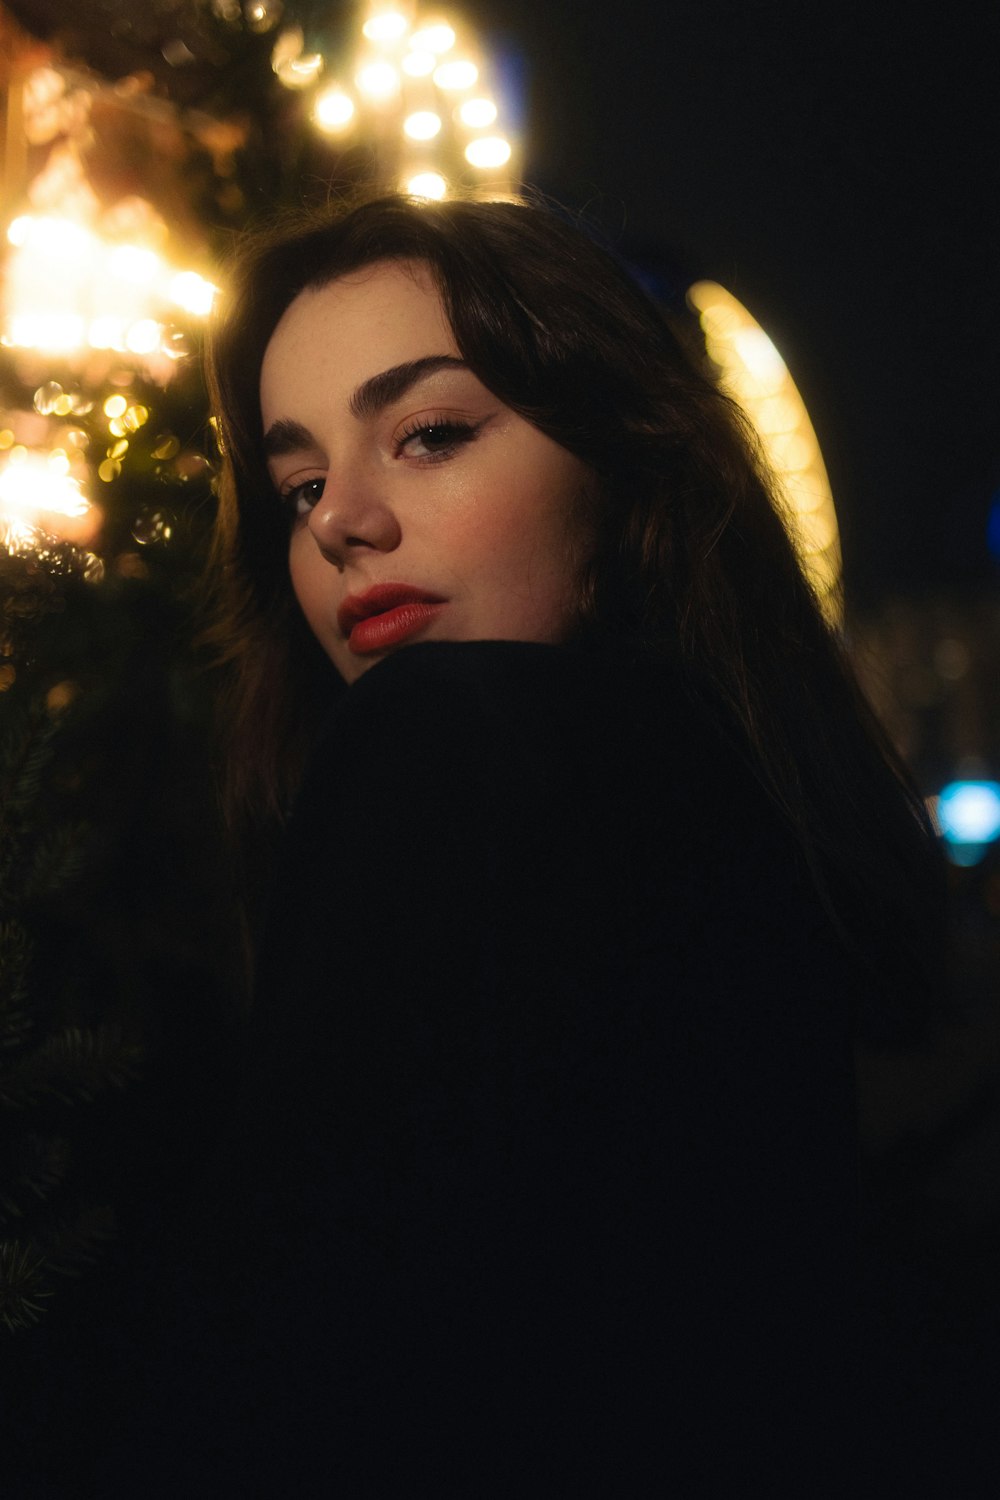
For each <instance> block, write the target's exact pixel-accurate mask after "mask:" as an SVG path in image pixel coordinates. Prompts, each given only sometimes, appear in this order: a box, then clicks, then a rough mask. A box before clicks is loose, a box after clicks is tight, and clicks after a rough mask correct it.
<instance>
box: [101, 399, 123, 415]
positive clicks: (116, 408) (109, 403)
mask: <svg viewBox="0 0 1000 1500" xmlns="http://www.w3.org/2000/svg"><path fill="white" fill-rule="evenodd" d="M127 406H128V402H127V401H126V400H125V397H124V396H109V397H108V398H107V400H106V401H105V403H104V415H105V416H106V417H120V416H122V415H123V413H124V411H125V409H126V407H127Z"/></svg>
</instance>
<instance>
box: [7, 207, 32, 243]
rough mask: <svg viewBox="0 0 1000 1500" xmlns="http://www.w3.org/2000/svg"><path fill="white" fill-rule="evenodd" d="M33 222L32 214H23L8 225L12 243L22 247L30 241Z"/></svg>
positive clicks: (9, 237)
mask: <svg viewBox="0 0 1000 1500" xmlns="http://www.w3.org/2000/svg"><path fill="white" fill-rule="evenodd" d="M31 223H32V220H31V216H30V214H21V215H20V216H19V217H18V218H16V219H13V220H12V221H11V223H10V224H9V225H8V226H7V238H8V239H9V240H10V242H11V244H12V245H16V246H17V247H18V249H20V247H21V246H22V245H26V244H27V243H28V236H29V234H30V233H31Z"/></svg>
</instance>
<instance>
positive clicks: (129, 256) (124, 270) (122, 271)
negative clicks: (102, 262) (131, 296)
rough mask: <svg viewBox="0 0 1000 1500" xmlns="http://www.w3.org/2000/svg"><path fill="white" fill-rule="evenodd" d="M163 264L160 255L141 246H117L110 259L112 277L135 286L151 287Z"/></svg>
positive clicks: (109, 267) (109, 266)
mask: <svg viewBox="0 0 1000 1500" xmlns="http://www.w3.org/2000/svg"><path fill="white" fill-rule="evenodd" d="M161 264H162V262H161V261H160V257H159V256H158V255H156V254H154V252H153V251H152V250H144V249H142V248H141V246H139V245H116V246H115V248H114V250H112V252H111V254H110V256H109V257H108V269H109V270H110V272H111V274H112V276H118V277H120V278H121V280H122V281H130V282H131V283H132V284H133V286H149V284H150V283H151V282H152V281H154V280H155V279H156V275H157V272H158V271H159V270H160V266H161Z"/></svg>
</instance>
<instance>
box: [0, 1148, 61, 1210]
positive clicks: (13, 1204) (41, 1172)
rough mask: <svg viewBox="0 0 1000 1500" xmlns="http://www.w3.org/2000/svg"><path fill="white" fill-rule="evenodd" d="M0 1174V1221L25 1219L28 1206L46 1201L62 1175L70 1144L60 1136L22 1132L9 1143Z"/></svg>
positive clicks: (35, 1205)
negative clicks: (33, 1200)
mask: <svg viewBox="0 0 1000 1500" xmlns="http://www.w3.org/2000/svg"><path fill="white" fill-rule="evenodd" d="M5 1156H6V1159H5V1160H4V1161H3V1162H2V1177H0V1224H2V1223H3V1222H5V1221H6V1222H7V1223H8V1224H10V1223H11V1222H12V1221H14V1220H23V1219H24V1218H25V1205H26V1204H27V1203H28V1200H29V1198H34V1199H35V1200H36V1201H35V1203H34V1204H30V1205H28V1206H30V1207H31V1208H36V1207H37V1204H38V1203H45V1202H47V1201H48V1199H49V1197H50V1195H51V1193H52V1191H53V1189H55V1188H57V1187H59V1186H60V1184H61V1183H62V1182H63V1180H64V1179H65V1177H66V1173H67V1171H68V1170H69V1166H70V1162H71V1159H72V1151H71V1148H70V1143H69V1141H68V1140H66V1139H65V1138H64V1137H62V1136H43V1135H39V1134H37V1133H36V1132H35V1131H25V1132H24V1134H22V1135H20V1136H18V1137H16V1138H15V1139H14V1140H12V1141H11V1142H10V1145H9V1147H8V1150H7V1151H6V1153H5Z"/></svg>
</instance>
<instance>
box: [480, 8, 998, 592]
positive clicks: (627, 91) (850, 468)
mask: <svg viewBox="0 0 1000 1500" xmlns="http://www.w3.org/2000/svg"><path fill="white" fill-rule="evenodd" d="M465 11H466V13H468V14H469V15H470V17H472V18H474V19H475V20H476V22H477V24H478V26H479V27H480V28H481V29H482V32H483V33H484V34H485V35H486V36H487V38H491V37H496V38H497V39H498V41H506V42H509V43H513V44H515V45H516V46H517V47H518V48H520V50H521V52H522V54H523V56H524V59H525V62H526V75H527V76H526V89H525V101H526V110H525V123H526V127H527V137H528V139H527V150H526V166H525V172H526V176H527V178H528V180H529V181H530V182H532V183H534V184H536V185H537V186H539V187H541V188H543V189H544V190H546V191H548V192H550V193H551V194H552V195H553V196H554V197H556V198H559V199H560V200H561V201H563V202H564V203H566V204H567V205H568V206H569V207H571V208H574V209H583V210H585V211H586V212H588V213H589V215H590V216H591V217H592V218H594V219H595V220H596V221H597V222H598V223H599V224H601V225H602V226H603V228H604V229H605V231H606V232H607V233H608V234H609V235H610V236H611V237H612V238H613V239H617V241H618V243H619V244H620V245H621V247H622V249H624V250H626V251H628V250H631V251H632V252H633V253H635V254H636V255H637V256H638V257H639V258H641V257H642V255H643V254H646V255H648V256H649V257H651V258H656V257H658V256H666V257H668V258H669V259H670V260H671V261H672V263H673V264H674V265H676V267H677V268H678V270H680V271H686V272H689V273H690V274H691V276H692V277H695V276H708V277H711V278H713V279H715V280H717V281H720V282H722V284H723V285H724V286H726V287H727V288H728V289H729V290H730V291H732V292H734V293H735V295H736V296H738V297H739V298H740V299H741V301H743V302H744V303H745V304H746V305H747V306H748V307H749V309H750V311H751V312H752V313H753V314H754V316H755V317H756V318H757V319H758V321H759V322H761V323H762V324H763V325H764V327H765V328H766V329H767V331H768V333H769V334H770V335H771V337H772V338H773V339H774V341H775V343H776V344H777V346H778V348H779V350H780V351H781V353H782V354H783V355H784V357H785V359H786V362H787V363H788V365H789V368H790V369H791V372H792V375H793V377H794V379H795V381H796V383H797V384H798V386H799V388H800V390H801V392H802V394H803V397H804V399H805V402H806V405H807V407H808V409H809V412H810V415H811V416H812V419H813V423H814V425H815V427H816V429H817V433H818V436H819V440H820V445H821V447H822V450H823V453H824V456H825V459H826V462H827V467H828V470H829V473H830V480H831V485H832V488H833V494H834V498H835V501H836V504H837V510H838V515H839V519H840V525H841V532H842V542H843V547H844V554H845V576H846V583H847V589H848V599H849V603H853V604H855V605H871V604H873V603H874V602H876V601H877V600H878V599H879V598H880V597H881V596H883V595H885V594H886V593H891V592H893V591H902V592H906V593H913V594H917V595H924V594H927V593H929V592H933V591H937V590H946V591H948V592H953V591H959V592H967V591H978V590H981V589H983V588H988V587H989V585H990V582H991V580H992V581H993V582H994V583H995V580H996V567H997V564H996V563H995V562H994V563H993V564H992V565H991V561H990V558H989V554H988V552H987V547H986V526H987V517H988V512H989V507H990V504H991V497H992V495H993V493H994V492H995V491H996V490H997V488H998V486H1000V436H998V413H1000V404H998V397H1000V380H998V373H1000V370H998V365H1000V354H998V351H1000V295H998V276H997V260H998V254H997V249H998V234H997V229H998V224H997V208H996V205H997V188H998V181H997V168H996V163H997V145H998V141H997V119H996V88H997V74H996V69H997V61H996V59H997V55H998V46H997V44H998V40H1000V36H998V27H997V23H996V11H995V9H993V8H992V7H987V6H986V5H985V4H976V3H969V0H962V3H959V4H956V5H948V6H934V7H911V6H908V5H896V4H891V5H887V6H881V7H878V8H875V7H867V6H865V7H862V6H855V5H844V6H836V7H834V6H831V5H817V4H808V3H806V4H802V3H798V4H795V3H790V0H775V3H773V4H768V5H754V4H747V5H738V4H733V3H727V0H705V3H700V4H692V3H686V4H670V3H665V4H656V5H654V4H649V3H646V4H641V5H627V4H626V5H623V6H613V5H611V4H604V5H597V4H594V3H593V0H587V3H584V4H579V5H578V4H572V3H569V0H555V3H543V4H532V3H528V0H470V3H469V4H467V5H466V6H465Z"/></svg>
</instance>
